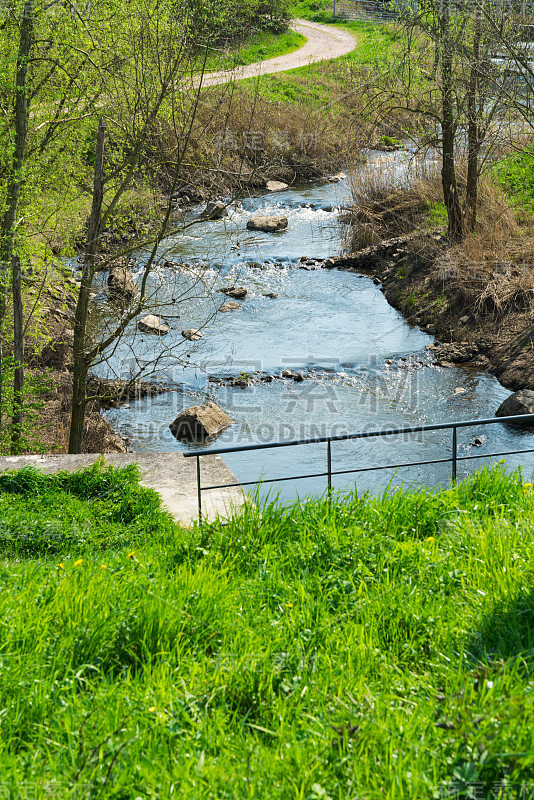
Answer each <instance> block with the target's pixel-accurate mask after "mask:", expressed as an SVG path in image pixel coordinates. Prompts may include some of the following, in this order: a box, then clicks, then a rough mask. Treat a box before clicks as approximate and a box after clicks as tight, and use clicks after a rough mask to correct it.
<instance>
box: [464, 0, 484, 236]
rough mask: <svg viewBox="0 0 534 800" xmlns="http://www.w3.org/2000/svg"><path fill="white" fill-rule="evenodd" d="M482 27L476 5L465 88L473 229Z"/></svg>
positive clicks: (469, 222) (470, 226)
mask: <svg viewBox="0 0 534 800" xmlns="http://www.w3.org/2000/svg"><path fill="white" fill-rule="evenodd" d="M481 29H482V9H481V8H480V6H479V5H477V8H476V11H475V30H474V34H473V57H472V60H471V69H470V75H469V86H468V89H467V114H468V125H467V187H466V198H465V207H466V218H467V228H468V229H469V230H471V231H473V230H474V229H475V226H476V223H477V198H478V154H479V150H480V137H479V128H478V112H477V107H478V78H479V70H480V38H481Z"/></svg>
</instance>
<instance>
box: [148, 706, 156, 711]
mask: <svg viewBox="0 0 534 800" xmlns="http://www.w3.org/2000/svg"><path fill="white" fill-rule="evenodd" d="M148 710H149V711H156V706H150V708H149V709H148Z"/></svg>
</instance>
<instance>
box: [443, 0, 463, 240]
mask: <svg viewBox="0 0 534 800" xmlns="http://www.w3.org/2000/svg"><path fill="white" fill-rule="evenodd" d="M449 4H450V0H444V2H443V6H442V13H441V17H440V27H441V46H442V50H441V81H442V86H441V103H442V115H441V116H442V119H441V132H442V140H443V156H442V167H441V182H442V187H443V200H444V203H445V208H446V209H447V220H448V235H449V238H450V239H452V240H453V241H461V240H462V239H463V235H464V230H463V219H462V210H461V208H460V200H459V198H458V186H457V183H456V169H455V166H454V140H455V137H456V124H455V121H454V84H453V47H452V41H451V33H450V5H449Z"/></svg>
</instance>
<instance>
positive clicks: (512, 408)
mask: <svg viewBox="0 0 534 800" xmlns="http://www.w3.org/2000/svg"><path fill="white" fill-rule="evenodd" d="M516 414H534V391H532V390H531V389H520V390H519V391H518V392H514V393H513V394H511V395H510V396H509V397H507V398H506V400H504V401H503V402H502V403H501V405H500V406H499V408H498V409H497V411H496V412H495V416H496V417H513V416H515V415H516ZM527 424H529V425H532V424H533V421H530V422H528V423H527Z"/></svg>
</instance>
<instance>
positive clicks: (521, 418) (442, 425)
mask: <svg viewBox="0 0 534 800" xmlns="http://www.w3.org/2000/svg"><path fill="white" fill-rule="evenodd" d="M497 422H522V423H523V424H525V423H527V422H534V414H516V415H514V416H511V417H490V418H489V419H469V420H460V421H458V422H439V423H435V424H434V425H413V426H411V427H407V428H389V429H385V430H382V431H360V432H359V433H344V434H340V435H339V436H315V437H313V436H312V437H310V438H309V439H294V440H292V441H290V442H269V443H267V444H243V445H239V446H237V447H221V448H218V449H216V450H204V451H203V452H199V451H196V452H188V453H184V454H183V455H184V457H185V458H193V457H196V456H216V455H223V454H224V453H243V452H247V451H250V450H272V449H273V448H275V447H296V446H297V445H302V444H321V443H324V442H343V441H348V440H351V439H371V438H375V437H377V436H396V435H398V434H402V433H424V432H425V431H444V430H450V429H451V428H469V427H471V428H472V427H476V426H477V425H494V424H495V423H497ZM508 455H510V454H508Z"/></svg>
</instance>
